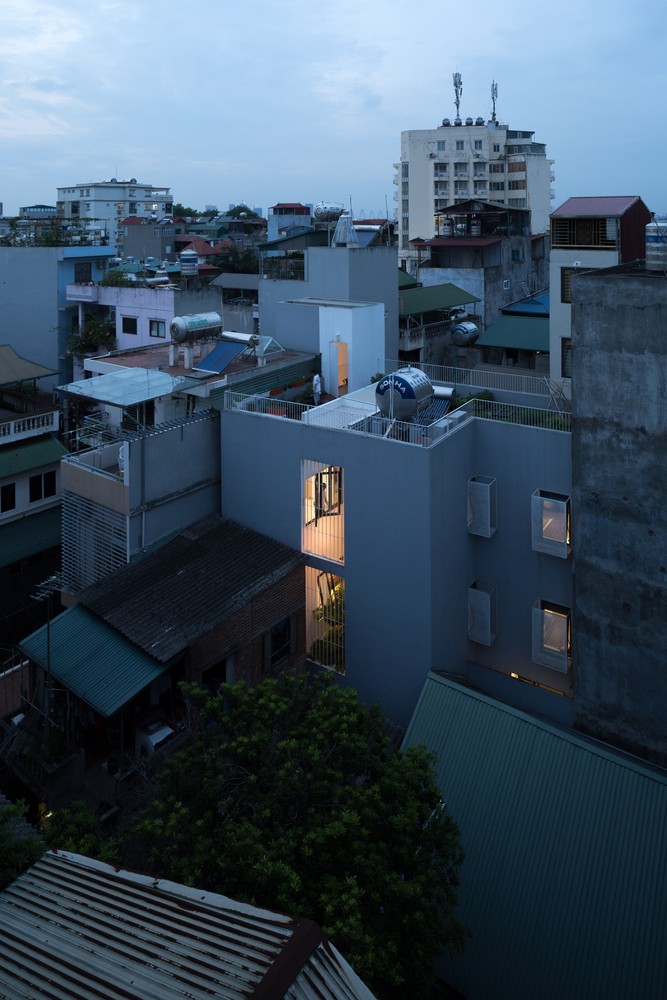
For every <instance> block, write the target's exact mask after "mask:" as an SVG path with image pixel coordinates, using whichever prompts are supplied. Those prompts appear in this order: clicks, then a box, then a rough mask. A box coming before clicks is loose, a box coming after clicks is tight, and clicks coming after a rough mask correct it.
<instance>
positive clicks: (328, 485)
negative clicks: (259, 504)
mask: <svg viewBox="0 0 667 1000" xmlns="http://www.w3.org/2000/svg"><path fill="white" fill-rule="evenodd" d="M303 477H304V497H303V551H304V552H310V553H312V555H316V556H321V557H322V558H323V559H330V560H332V561H333V562H337V563H342V562H343V561H344V559H345V523H344V507H343V470H342V469H341V468H339V467H338V466H333V465H322V464H320V463H318V462H312V461H304V463H303Z"/></svg>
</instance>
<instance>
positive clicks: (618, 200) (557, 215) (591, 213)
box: [551, 195, 641, 219]
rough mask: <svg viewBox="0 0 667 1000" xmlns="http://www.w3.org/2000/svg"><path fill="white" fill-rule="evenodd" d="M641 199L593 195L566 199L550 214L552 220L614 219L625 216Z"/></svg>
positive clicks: (634, 196)
mask: <svg viewBox="0 0 667 1000" xmlns="http://www.w3.org/2000/svg"><path fill="white" fill-rule="evenodd" d="M640 200H641V199H640V198H639V197H638V196H637V195H609V196H607V195H595V196H592V197H590V198H568V199H567V201H565V202H563V204H562V205H559V206H558V208H557V209H556V210H555V212H552V213H551V218H552V219H562V218H565V219H575V218H594V219H595V218H601V217H602V216H604V217H605V218H614V217H617V216H621V215H625V213H626V212H627V211H628V209H629V208H631V207H632V206H633V205H635V204H636V203H637V202H638V201H640Z"/></svg>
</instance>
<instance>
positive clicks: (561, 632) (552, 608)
mask: <svg viewBox="0 0 667 1000" xmlns="http://www.w3.org/2000/svg"><path fill="white" fill-rule="evenodd" d="M570 652H571V650H570V609H569V608H566V607H563V606H562V605H560V604H553V603H551V602H550V601H541V600H540V601H537V602H536V603H535V605H534V606H533V662H534V663H539V664H541V665H542V666H544V667H550V668H551V669H552V670H558V671H560V673H563V674H566V673H567V671H568V668H569V666H570V662H571V661H570Z"/></svg>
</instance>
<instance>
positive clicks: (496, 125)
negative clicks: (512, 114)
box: [394, 74, 554, 258]
mask: <svg viewBox="0 0 667 1000" xmlns="http://www.w3.org/2000/svg"><path fill="white" fill-rule="evenodd" d="M456 75H458V74H456ZM455 86H456V80H455ZM458 93H459V92H458V91H457V112H458ZM494 100H495V98H494ZM533 137H534V132H532V131H523V130H518V129H512V128H510V127H509V125H502V124H501V123H500V122H499V121H498V120H497V119H496V114H495V105H494V112H493V115H492V117H491V118H490V119H489V120H488V121H486V120H485V119H484V118H483V117H478V118H475V119H473V118H465V119H461V118H460V117H459V116H458V113H457V116H456V118H454V119H453V120H450V119H449V118H443V120H442V124H441V125H439V126H438V127H437V128H430V129H411V130H409V131H407V132H401V159H400V162H399V163H397V164H395V168H396V177H395V178H394V183H395V184H396V187H397V190H396V193H395V199H396V201H397V217H398V220H399V232H400V239H399V247H400V253H401V256H402V257H403V258H406V257H409V256H410V253H409V251H410V240H413V239H416V238H418V237H419V238H422V239H425V240H427V239H430V238H431V237H433V236H435V235H436V234H437V223H436V221H435V220H436V217H437V215H438V213H441V212H443V210H445V209H447V208H450V207H451V206H452V205H456V204H458V203H460V202H464V201H468V200H469V199H471V198H475V199H482V200H483V201H487V202H494V203H496V204H500V205H503V206H505V207H507V208H522V209H528V210H529V211H530V213H531V215H530V232H531V233H544V232H547V231H548V229H549V212H550V205H551V200H552V197H553V196H552V191H551V182H552V181H553V179H554V178H553V174H552V166H553V160H549V159H547V154H546V146H545V144H544V143H542V142H535V141H534V138H533Z"/></svg>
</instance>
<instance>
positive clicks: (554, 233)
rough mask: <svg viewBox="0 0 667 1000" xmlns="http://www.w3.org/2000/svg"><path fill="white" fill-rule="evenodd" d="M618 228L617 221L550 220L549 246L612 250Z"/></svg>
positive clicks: (616, 238) (614, 245)
mask: <svg viewBox="0 0 667 1000" xmlns="http://www.w3.org/2000/svg"><path fill="white" fill-rule="evenodd" d="M618 228H619V227H618V220H617V219H552V220H551V244H552V246H555V247H601V248H603V249H614V248H615V247H616V243H617V240H618Z"/></svg>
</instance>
